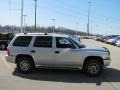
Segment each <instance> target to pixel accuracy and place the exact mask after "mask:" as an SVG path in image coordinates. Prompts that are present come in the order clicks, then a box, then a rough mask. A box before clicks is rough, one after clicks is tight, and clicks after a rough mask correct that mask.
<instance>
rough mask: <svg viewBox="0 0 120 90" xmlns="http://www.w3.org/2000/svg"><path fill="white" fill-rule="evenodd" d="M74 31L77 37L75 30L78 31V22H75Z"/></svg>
mask: <svg viewBox="0 0 120 90" xmlns="http://www.w3.org/2000/svg"><path fill="white" fill-rule="evenodd" d="M75 29H76V35H77V32H78V31H77V29H78V22H75Z"/></svg>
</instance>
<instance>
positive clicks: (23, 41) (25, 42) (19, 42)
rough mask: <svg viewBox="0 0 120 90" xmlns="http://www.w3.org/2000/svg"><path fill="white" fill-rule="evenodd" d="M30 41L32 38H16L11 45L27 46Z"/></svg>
mask: <svg viewBox="0 0 120 90" xmlns="http://www.w3.org/2000/svg"><path fill="white" fill-rule="evenodd" d="M31 39H32V36H20V37H18V38H17V39H16V40H15V42H14V43H13V46H25V47H27V46H29V44H30V41H31Z"/></svg>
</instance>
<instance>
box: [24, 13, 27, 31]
mask: <svg viewBox="0 0 120 90" xmlns="http://www.w3.org/2000/svg"><path fill="white" fill-rule="evenodd" d="M26 16H27V15H23V17H24V30H23V32H24V33H25V26H26V25H25V19H26Z"/></svg>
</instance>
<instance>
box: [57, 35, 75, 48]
mask: <svg viewBox="0 0 120 90" xmlns="http://www.w3.org/2000/svg"><path fill="white" fill-rule="evenodd" d="M56 47H57V48H75V46H74V45H73V44H72V43H71V41H70V40H69V39H67V38H64V37H58V38H56Z"/></svg>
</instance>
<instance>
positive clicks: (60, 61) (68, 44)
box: [55, 37, 83, 66]
mask: <svg viewBox="0 0 120 90" xmlns="http://www.w3.org/2000/svg"><path fill="white" fill-rule="evenodd" d="M82 55H83V52H82V50H81V49H79V48H76V46H75V45H74V44H73V42H72V41H71V40H70V39H68V38H65V37H56V48H55V65H60V66H80V65H81V62H82Z"/></svg>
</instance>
